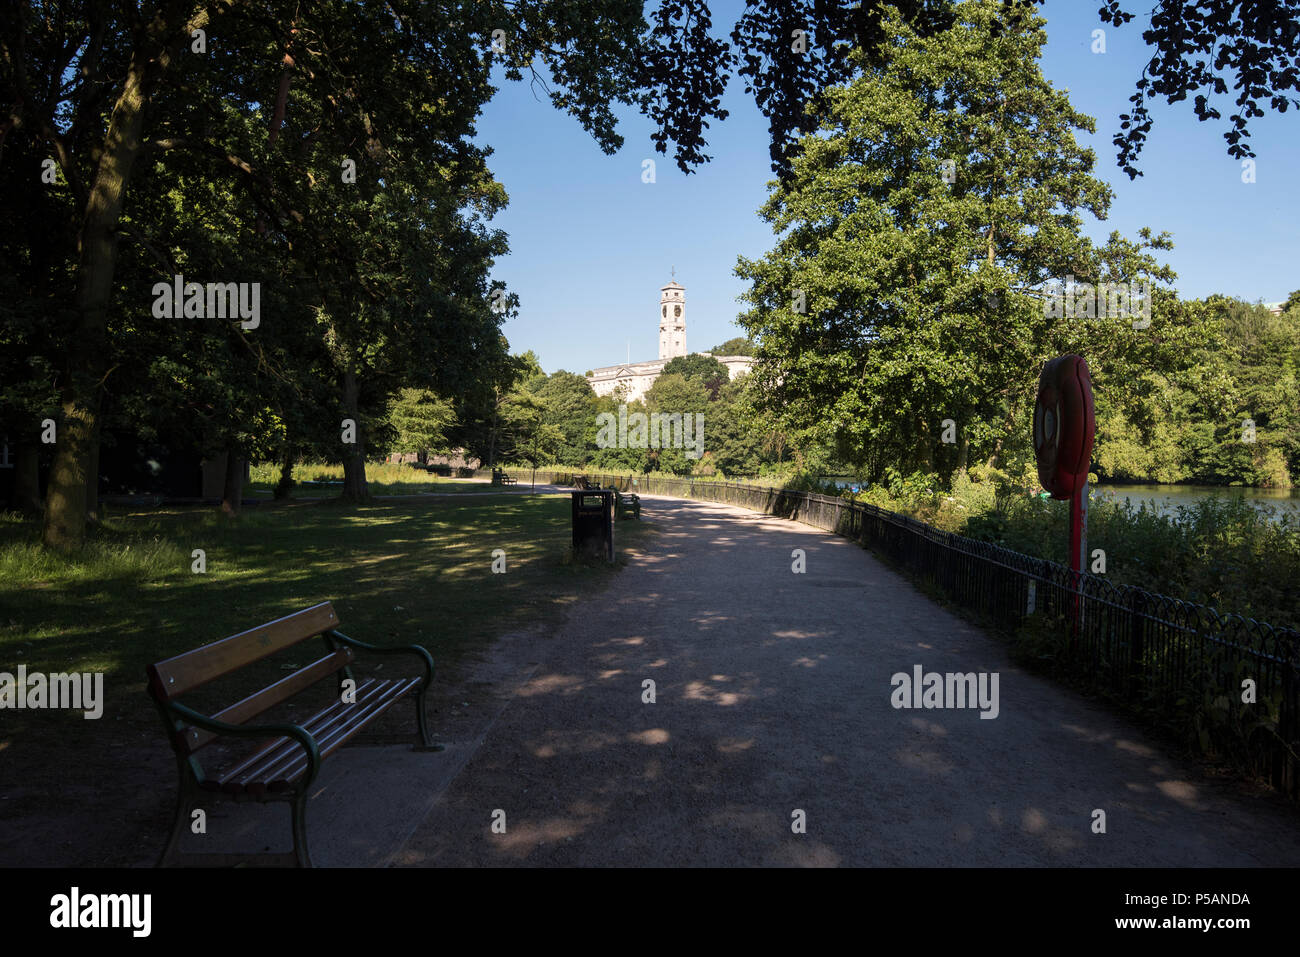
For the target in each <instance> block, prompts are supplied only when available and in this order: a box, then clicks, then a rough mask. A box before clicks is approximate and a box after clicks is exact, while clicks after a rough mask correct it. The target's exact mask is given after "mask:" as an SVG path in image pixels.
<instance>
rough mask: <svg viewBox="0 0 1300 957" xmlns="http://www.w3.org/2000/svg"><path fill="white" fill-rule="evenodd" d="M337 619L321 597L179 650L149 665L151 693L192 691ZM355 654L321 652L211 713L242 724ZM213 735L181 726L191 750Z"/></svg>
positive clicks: (166, 695) (167, 695) (169, 697)
mask: <svg viewBox="0 0 1300 957" xmlns="http://www.w3.org/2000/svg"><path fill="white" fill-rule="evenodd" d="M338 625H339V621H338V616H337V615H336V614H335V613H334V606H333V605H332V604H331V603H330V602H327V601H326V602H321V603H320V604H319V605H313V606H312V607H310V608H307V609H304V610H303V611H300V612H295V613H294V614H292V615H286V616H285V617H283V618H277V619H276V620H275V621H270V622H267V623H266V624H264V625H258V626H257V627H256V628H250V629H248V630H247V631H241V632H240V633H239V634H237V635H231V636H230V637H229V638H222V639H221V640H220V641H214V642H212V643H211V644H208V645H204V646H203V647H201V648H195V649H194V650H193V651H187V652H185V653H184V654H180V655H176V656H175V657H174V658H168V659H167V660H166V661H160V662H158V663H156V664H152V665H149V666H148V668H147V669H146V672H147V674H148V676H149V693H150V694H151V695H153V697H154V700H156V701H158V702H159V704H162V705H165V704H166V703H167V702H169V701H173V700H175V699H176V698H178V697H179V696H181V695H183V694H185V693H186V692H188V691H193V690H194V689H195V688H198V687H200V686H202V685H205V684H207V683H208V682H209V681H214V680H216V679H217V678H221V677H223V676H225V675H228V674H231V673H232V672H235V671H238V670H239V669H240V668H243V667H245V666H246V665H250V664H253V663H254V662H256V661H261V660H262V659H263V658H266V657H267V656H269V655H273V654H275V653H276V652H278V651H283V650H284V649H286V648H291V647H292V646H294V645H296V644H298V643H299V642H302V641H306V640H307V639H309V638H314V637H316V636H317V635H319V634H321V633H322V632H326V631H332V630H333V629H335V628H337V627H338ZM352 658H353V653H352V649H350V648H346V647H344V648H339V649H337V650H334V651H331V652H330V653H329V654H327V655H325V656H324V657H323V658H320V659H318V660H317V661H314V662H312V663H311V664H309V665H306V666H305V667H303V668H300V669H298V670H297V671H295V672H294V673H293V674H291V675H288V676H286V677H284V678H281V679H280V680H279V681H277V682H275V683H274V684H272V685H270V686H269V687H267V688H263V689H262V690H261V691H258V692H257V693H256V694H252V695H249V696H248V697H247V698H244V699H243V700H242V701H238V702H236V703H235V704H233V705H231V706H230V707H228V708H226V709H225V710H223V711H220V712H218V713H217V714H214V715H213V716H212V717H213V718H215V719H217V720H218V721H225V722H226V723H228V724H242V723H244V722H245V721H248V720H249V719H250V718H253V717H256V716H257V715H259V714H261V713H262V712H263V711H266V710H267V709H269V708H271V707H274V706H275V705H277V704H279V703H281V702H282V701H284V700H286V699H287V698H289V697H291V696H292V695H295V694H297V693H298V692H299V691H302V690H304V689H305V688H308V687H310V686H311V685H313V684H315V683H316V682H317V681H320V680H321V679H322V678H325V677H328V676H329V675H331V674H333V673H334V672H336V671H338V670H339V669H341V668H345V667H347V665H348V664H350V663H351V661H352ZM214 738H215V735H213V734H211V733H210V732H207V731H199V730H197V729H194V728H186V729H183V733H182V734H180V735H178V740H177V744H178V746H182V747H183V748H184V749H185V750H187V751H188V752H190V753H191V754H192V753H193V752H195V751H197V750H198V749H199V748H201V747H203V746H204V745H206V744H208V743H209V742H211V741H212V740H213V739H214Z"/></svg>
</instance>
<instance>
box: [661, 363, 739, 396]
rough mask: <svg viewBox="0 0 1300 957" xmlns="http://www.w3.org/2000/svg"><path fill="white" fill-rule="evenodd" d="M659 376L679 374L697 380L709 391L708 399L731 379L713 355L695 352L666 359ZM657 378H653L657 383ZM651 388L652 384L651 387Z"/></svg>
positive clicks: (729, 374) (690, 379) (716, 394)
mask: <svg viewBox="0 0 1300 957" xmlns="http://www.w3.org/2000/svg"><path fill="white" fill-rule="evenodd" d="M659 374H660V376H664V375H680V376H681V377H682V378H684V379H687V380H689V381H693V382H698V383H699V384H700V385H702V386H704V388H705V390H706V391H707V392H708V393H709V398H710V399H716V398H717V397H718V390H719V389H721V388H722V387H723V386H724V385H726V384H727V383H728V382H730V381H731V372H730V370H728V369H727V367H726V366H725V365H723V364H722V363H721V362H719V361H718V360H717V359H715V358H713V356H706V355H700V354H699V353H696V354H694V355H689V356H677V357H675V358H673V359H670V360H668V363H667V364H666V365H665V366H664V367H663V369H662V370H661V371H660V373H659ZM658 381H659V380H658V379H656V380H655V382H656V384H658ZM651 388H653V386H652V387H651Z"/></svg>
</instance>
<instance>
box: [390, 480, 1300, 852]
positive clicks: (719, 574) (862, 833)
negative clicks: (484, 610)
mask: <svg viewBox="0 0 1300 957" xmlns="http://www.w3.org/2000/svg"><path fill="white" fill-rule="evenodd" d="M643 502H644V505H645V516H646V518H647V519H648V520H651V521H654V522H655V523H657V524H658V525H659V527H660V529H661V531H660V532H659V534H657V535H656V536H654V537H652V538H651V539H650V541H649V543H648V544H647V546H646V551H645V552H644V553H642V554H639V555H635V556H633V558H632V560H631V561H630V562H629V565H628V567H627V568H625V569H624V570H623V571H622V572H621V573H620V574H619V575H618V576H617V578H616V580H615V582H614V584H613V585H612V586H611V588H610V589H609V590H608V591H607V592H605V593H604V594H603V595H602V596H600V597H599V598H598V599H596V600H593V601H590V602H587V603H585V604H583V605H581V606H579V607H577V608H575V609H574V611H573V613H572V614H571V615H570V617H569V619H568V621H567V622H566V624H565V625H564V626H562V627H561V628H560V629H558V631H556V632H555V633H554V634H552V635H546V636H542V637H540V638H539V637H533V638H531V639H529V640H528V641H504V642H502V643H500V644H499V645H498V646H497V648H496V649H494V652H493V656H494V660H492V661H490V662H487V663H486V667H488V668H489V669H490V670H491V672H492V674H493V675H494V676H496V677H495V678H494V680H493V682H492V684H493V686H494V687H495V688H496V691H495V696H496V703H495V707H493V708H492V709H490V710H491V712H492V714H491V718H490V720H489V721H488V722H487V723H486V724H485V725H484V726H482V727H480V728H478V729H476V730H475V732H474V735H473V739H472V741H467V742H466V744H467V745H469V746H470V748H471V749H472V753H470V754H469V757H468V759H467V760H466V763H465V764H464V766H463V768H462V769H461V770H460V772H459V773H458V774H456V775H455V777H454V778H453V779H452V780H451V782H450V784H448V785H447V786H446V788H445V790H443V792H442V794H441V796H440V797H439V799H438V800H437V802H436V803H435V804H434V806H433V809H432V810H431V811H430V813H429V815H428V817H427V818H426V819H425V820H424V821H423V823H422V824H421V825H420V826H419V827H418V828H417V829H416V830H415V833H414V834H413V835H412V837H411V838H410V840H409V841H408V842H407V843H406V845H405V847H404V849H403V850H402V851H400V852H399V853H398V854H397V855H396V856H395V857H394V858H392V861H393V863H396V864H401V865H412V866H428V865H444V866H445V865H518V864H526V865H627V866H637V865H859V866H861V865H919V866H944V865H1015V866H1025V865H1073V866H1098V865H1102V866H1104V865H1139V866H1140V865H1201V866H1258V865H1296V864H1300V811H1297V809H1296V808H1294V807H1292V806H1291V805H1289V804H1286V803H1285V802H1283V801H1281V800H1279V799H1277V798H1275V797H1273V796H1272V795H1267V794H1259V793H1255V792H1252V791H1250V790H1249V789H1246V788H1244V787H1238V786H1234V785H1230V784H1224V783H1220V782H1217V781H1215V780H1212V779H1208V778H1205V777H1204V776H1202V775H1201V774H1200V773H1199V771H1198V770H1197V769H1196V768H1195V767H1192V766H1189V765H1185V764H1182V763H1180V762H1179V761H1176V760H1174V759H1172V758H1171V757H1169V756H1168V754H1167V753H1166V752H1165V751H1164V750H1163V749H1162V748H1161V747H1160V746H1159V745H1157V744H1156V743H1154V742H1153V741H1152V740H1150V739H1149V738H1148V737H1147V736H1146V735H1144V734H1143V733H1141V732H1140V731H1139V730H1137V729H1135V728H1134V727H1133V726H1132V725H1130V724H1128V723H1127V722H1125V721H1124V720H1122V719H1121V718H1118V717H1115V716H1112V715H1111V714H1109V713H1107V712H1106V711H1105V710H1103V709H1102V708H1101V707H1099V706H1095V705H1093V704H1091V703H1089V702H1088V701H1086V700H1085V699H1083V698H1081V697H1079V696H1078V695H1075V694H1073V693H1072V692H1070V691H1068V690H1065V689H1063V688H1061V687H1059V686H1057V685H1055V684H1052V683H1050V682H1048V681H1047V680H1045V679H1041V678H1038V677H1035V676H1033V675H1031V674H1028V673H1026V672H1024V671H1022V670H1020V669H1018V668H1016V667H1014V666H1012V664H1011V663H1010V661H1009V659H1008V657H1007V655H1006V653H1005V650H1004V647H1003V645H1002V644H1001V643H999V642H998V641H997V640H995V639H992V638H990V637H988V636H986V635H985V634H984V633H983V632H981V631H980V630H978V629H976V628H975V627H973V626H971V625H969V624H966V623H965V622H963V621H962V620H961V619H959V618H957V617H955V616H954V615H952V614H950V613H948V612H946V611H944V610H943V609H941V608H939V607H938V606H936V605H935V604H934V603H933V602H931V601H930V600H928V599H927V598H925V597H924V596H922V595H921V594H920V593H918V592H917V591H916V590H915V589H913V588H912V587H911V586H910V585H908V584H907V583H906V582H905V581H904V580H903V579H902V578H901V577H899V576H898V575H896V574H894V573H893V572H891V571H889V570H887V569H885V568H884V567H883V566H882V565H881V564H880V563H879V562H877V561H876V560H875V559H874V558H873V557H872V556H871V555H870V553H868V552H866V551H863V550H862V549H861V548H859V547H858V546H856V545H854V544H852V543H850V542H848V541H846V540H844V539H841V538H838V537H836V536H834V535H831V534H829V533H826V532H823V531H820V530H818V529H814V528H810V527H808V526H805V525H800V524H797V523H794V522H789V521H784V520H780V519H774V518H768V517H765V516H762V515H757V514H755V513H753V512H748V511H745V510H743V509H739V508H733V507H730V506H724V505H715V504H710V503H704V502H686V501H681V500H676V499H663V498H655V497H650V496H643ZM796 548H798V549H803V550H804V552H805V553H806V561H807V571H806V573H804V574H795V573H793V572H792V571H791V563H792V557H791V552H792V550H793V549H796ZM915 665H921V666H922V667H923V668H924V670H925V671H927V672H929V671H936V672H971V671H974V672H990V673H991V672H997V673H998V674H999V685H998V688H999V713H998V716H997V718H996V719H993V720H987V719H981V718H980V716H979V711H978V710H972V709H966V710H957V709H947V710H939V709H932V710H925V709H920V710H911V709H895V708H894V707H893V706H892V705H891V694H892V692H893V688H892V686H891V676H892V675H894V674H895V673H897V672H904V673H907V674H909V675H910V674H911V673H912V669H913V667H914V666H915ZM504 675H512V676H513V678H511V679H507V678H504V677H501V676H504ZM646 679H651V680H653V681H654V682H655V692H656V701H655V703H653V704H648V703H643V701H642V697H643V693H644V692H643V684H642V683H643V681H645V680H646ZM1095 809H1100V810H1103V811H1104V812H1105V815H1106V833H1104V834H1094V833H1093V832H1092V826H1093V820H1094V814H1093V812H1094V810H1095ZM498 810H499V811H502V812H504V821H505V833H495V832H494V831H493V829H492V822H493V816H494V812H496V811H498ZM796 811H802V812H804V816H805V819H806V832H805V833H794V831H793V829H792V823H793V822H794V821H795V819H796V817H795V812H796ZM496 818H497V820H498V821H499V820H500V818H501V815H499V814H498V815H496Z"/></svg>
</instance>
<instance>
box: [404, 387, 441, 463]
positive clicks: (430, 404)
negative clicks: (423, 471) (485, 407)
mask: <svg viewBox="0 0 1300 957" xmlns="http://www.w3.org/2000/svg"><path fill="white" fill-rule="evenodd" d="M389 419H390V422H391V423H392V428H393V430H394V432H395V437H394V440H393V443H392V446H391V448H392V449H393V451H395V452H414V453H415V457H416V461H418V462H419V463H420V464H421V465H423V464H425V463H427V462H428V461H429V455H430V453H433V454H438V453H443V452H447V451H449V450H450V444H449V443H448V441H447V433H448V431H449V430H450V429H451V428H452V426H453V425H455V422H456V412H455V410H454V409H453V408H452V405H451V402H449V401H448V400H446V399H443V398H440V397H439V396H438V395H437V394H435V393H434V392H432V391H431V390H429V389H402V391H401V392H400V393H398V396H397V398H396V399H395V400H394V402H393V404H392V407H391V411H390V412H389Z"/></svg>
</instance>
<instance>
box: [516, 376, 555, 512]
mask: <svg viewBox="0 0 1300 957" xmlns="http://www.w3.org/2000/svg"><path fill="white" fill-rule="evenodd" d="M551 411H552V410H551V409H550V408H549V406H548V404H547V402H546V400H545V399H542V398H539V397H538V396H537V395H534V394H533V393H532V392H530V391H529V390H527V389H518V390H516V391H515V392H513V393H511V394H510V396H509V398H508V399H507V400H506V402H505V404H504V405H503V407H502V418H503V420H504V422H505V434H506V443H505V444H506V445H507V447H508V448H509V452H508V454H507V457H509V458H512V459H516V460H518V461H521V462H526V463H528V464H529V465H531V466H532V468H533V486H534V488H535V487H536V485H537V466H539V465H543V464H545V463H548V462H552V461H554V460H555V459H554V457H555V455H556V454H557V453H558V452H559V450H560V447H561V446H562V445H563V444H564V433H563V432H561V431H560V429H559V428H558V427H557V426H554V425H552V424H550V423H549V422H547V421H546V420H547V417H548V414H549V413H550V412H551Z"/></svg>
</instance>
